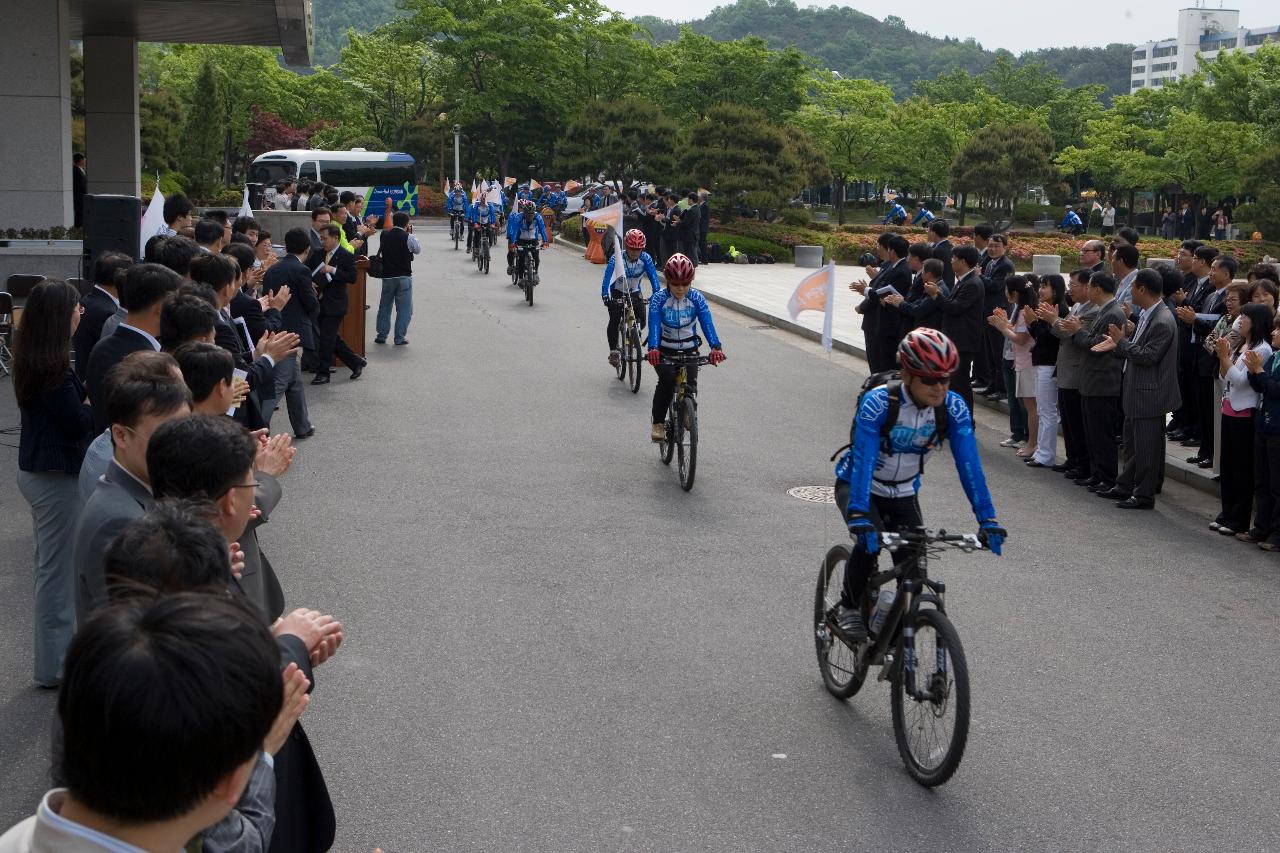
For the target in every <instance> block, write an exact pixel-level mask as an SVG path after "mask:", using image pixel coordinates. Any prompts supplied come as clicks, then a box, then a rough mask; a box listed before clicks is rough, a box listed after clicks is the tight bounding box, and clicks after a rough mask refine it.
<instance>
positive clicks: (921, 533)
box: [880, 530, 985, 553]
mask: <svg viewBox="0 0 1280 853" xmlns="http://www.w3.org/2000/svg"><path fill="white" fill-rule="evenodd" d="M880 542H881V544H882V545H883V547H884V548H886V549H887V550H890V551H894V550H897V549H898V548H901V547H903V546H904V545H921V544H923V545H947V546H950V547H953V548H959V549H960V550H961V551H964V552H965V553H970V552H973V551H983V550H985V546H983V544H982V542H981V540H979V539H978V534H976V533H947V531H945V530H939V531H938V532H937V533H931V532H929V531H928V530H914V531H912V530H908V531H900V532H897V531H895V532H890V533H881V534H880Z"/></svg>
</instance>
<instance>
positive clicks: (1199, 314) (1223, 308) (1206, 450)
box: [1175, 246, 1243, 468]
mask: <svg viewBox="0 0 1280 853" xmlns="http://www.w3.org/2000/svg"><path fill="white" fill-rule="evenodd" d="M1193 269H1194V271H1195V272H1196V273H1197V274H1199V273H1205V274H1206V276H1207V281H1206V284H1207V285H1208V288H1209V290H1208V292H1207V293H1206V294H1205V296H1204V298H1203V299H1202V301H1201V302H1200V306H1199V307H1198V308H1197V307H1194V306H1193V305H1181V306H1179V307H1178V309H1177V311H1176V312H1175V313H1176V314H1177V317H1178V319H1179V320H1180V321H1181V322H1183V323H1185V324H1188V325H1190V326H1191V334H1192V347H1191V350H1192V354H1193V356H1194V359H1195V360H1194V362H1193V368H1194V374H1195V411H1196V419H1197V421H1196V423H1197V426H1198V428H1199V438H1200V449H1199V451H1198V452H1197V453H1196V454H1195V455H1194V456H1189V457H1187V461H1188V462H1190V463H1191V464H1193V465H1198V466H1199V467H1201V468H1212V467H1213V455H1214V446H1215V440H1214V425H1215V423H1216V422H1217V419H1218V415H1219V412H1220V411H1221V409H1220V405H1221V396H1220V393H1219V392H1218V391H1216V390H1215V388H1216V386H1215V385H1214V380H1215V379H1216V378H1217V376H1218V356H1217V354H1216V353H1214V352H1212V351H1210V350H1207V349H1205V347H1204V341H1205V338H1206V337H1207V336H1208V334H1209V333H1210V332H1212V331H1213V329H1214V327H1215V326H1217V325H1218V320H1219V319H1220V318H1221V317H1222V315H1223V314H1225V313H1226V312H1227V287H1228V285H1230V284H1231V281H1232V279H1234V278H1235V274H1236V259H1235V258H1233V257H1231V256H1229V255H1220V254H1218V251H1217V250H1216V249H1214V248H1213V247H1212V246H1201V247H1200V248H1199V249H1196V260H1195V266H1194V267H1193ZM1242 301H1243V300H1242Z"/></svg>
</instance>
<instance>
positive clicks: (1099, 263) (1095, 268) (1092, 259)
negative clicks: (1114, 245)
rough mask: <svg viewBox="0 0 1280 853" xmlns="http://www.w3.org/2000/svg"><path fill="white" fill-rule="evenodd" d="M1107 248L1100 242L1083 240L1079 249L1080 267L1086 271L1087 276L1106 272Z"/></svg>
mask: <svg viewBox="0 0 1280 853" xmlns="http://www.w3.org/2000/svg"><path fill="white" fill-rule="evenodd" d="M1106 257H1107V247H1106V246H1105V245H1103V242H1102V241H1101V240H1085V241H1084V245H1083V246H1081V247H1080V266H1081V268H1082V269H1085V270H1088V271H1089V275H1093V274H1094V273H1096V272H1106V270H1107V263H1106Z"/></svg>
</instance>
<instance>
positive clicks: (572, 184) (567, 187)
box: [564, 181, 582, 193]
mask: <svg viewBox="0 0 1280 853" xmlns="http://www.w3.org/2000/svg"><path fill="white" fill-rule="evenodd" d="M580 186H582V184H580V183H578V182H577V181H565V182H564V191H565V192H567V193H571V192H573V191H574V190H576V189H577V188H578V187H580Z"/></svg>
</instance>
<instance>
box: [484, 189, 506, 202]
mask: <svg viewBox="0 0 1280 853" xmlns="http://www.w3.org/2000/svg"><path fill="white" fill-rule="evenodd" d="M484 200H485V202H486V203H487V204H496V205H498V207H502V190H500V189H498V185H497V184H494V185H493V186H491V187H490V188H489V192H488V193H486V194H485V197H484Z"/></svg>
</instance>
